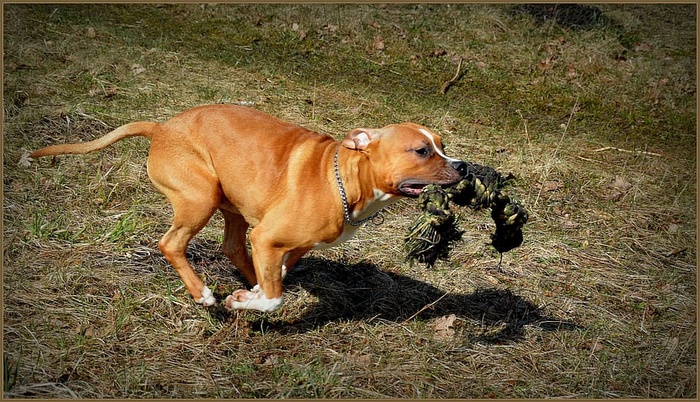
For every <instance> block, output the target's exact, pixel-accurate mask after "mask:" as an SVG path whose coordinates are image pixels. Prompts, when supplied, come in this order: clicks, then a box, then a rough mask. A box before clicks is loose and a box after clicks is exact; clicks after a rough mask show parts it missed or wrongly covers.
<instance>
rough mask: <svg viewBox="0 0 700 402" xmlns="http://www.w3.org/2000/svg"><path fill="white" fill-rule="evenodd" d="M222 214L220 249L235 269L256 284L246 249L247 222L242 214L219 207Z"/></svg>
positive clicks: (253, 270)
mask: <svg viewBox="0 0 700 402" xmlns="http://www.w3.org/2000/svg"><path fill="white" fill-rule="evenodd" d="M220 211H221V213H222V214H223V215H224V222H225V225H226V226H225V228H224V242H223V244H222V247H221V248H222V251H223V253H224V255H226V256H227V257H228V259H229V260H230V261H231V264H233V265H234V266H235V267H236V269H238V271H239V272H240V273H241V274H242V275H243V276H244V277H245V278H246V280H247V281H248V282H249V283H250V284H251V285H253V286H255V285H257V283H258V280H257V278H256V276H255V268H253V261H252V260H251V259H250V255H249V254H248V250H247V249H246V241H245V239H246V231H247V230H248V226H249V225H248V222H246V221H245V219H243V216H241V215H239V214H237V213H234V212H231V211H228V210H226V209H224V208H220Z"/></svg>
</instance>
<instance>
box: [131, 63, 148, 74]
mask: <svg viewBox="0 0 700 402" xmlns="http://www.w3.org/2000/svg"><path fill="white" fill-rule="evenodd" d="M131 72H132V73H134V75H139V74H143V73H145V72H146V69H145V68H143V67H142V66H141V65H139V64H134V65H132V66H131Z"/></svg>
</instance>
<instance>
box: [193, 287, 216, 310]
mask: <svg viewBox="0 0 700 402" xmlns="http://www.w3.org/2000/svg"><path fill="white" fill-rule="evenodd" d="M197 303H199V304H201V305H203V306H213V305H215V304H216V298H214V294H213V293H212V291H211V289H209V288H208V287H207V286H205V287H204V289H202V297H200V298H199V299H198V300H197Z"/></svg>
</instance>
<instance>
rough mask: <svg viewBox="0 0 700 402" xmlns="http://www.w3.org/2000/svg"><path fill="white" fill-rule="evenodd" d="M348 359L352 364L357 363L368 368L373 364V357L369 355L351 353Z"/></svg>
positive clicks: (347, 356)
mask: <svg viewBox="0 0 700 402" xmlns="http://www.w3.org/2000/svg"><path fill="white" fill-rule="evenodd" d="M346 358H347V359H348V361H350V362H352V363H357V364H360V365H363V366H367V365H369V364H370V363H371V362H372V357H371V356H370V355H368V354H359V353H351V354H347V355H346Z"/></svg>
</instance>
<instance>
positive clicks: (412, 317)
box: [401, 292, 450, 324]
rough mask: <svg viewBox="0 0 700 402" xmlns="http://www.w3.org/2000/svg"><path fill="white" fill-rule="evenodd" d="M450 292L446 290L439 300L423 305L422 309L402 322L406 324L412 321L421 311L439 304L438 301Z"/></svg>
mask: <svg viewBox="0 0 700 402" xmlns="http://www.w3.org/2000/svg"><path fill="white" fill-rule="evenodd" d="M448 294H450V292H445V294H444V295H442V296H440V297H438V298H437V300H435V301H433V302H430V303H428V304H426V305H425V306H423V308H422V309H420V310H418V311H417V312H416V313H415V314H413V315H412V316H410V317H408V318H406V319H405V320H403V321H402V322H401V324H405V323H407V322H409V321H411V320H412V319H414V318H416V316H417V315H418V314H420V313H422V312H424V311H425V310H427V309H429V308H431V307H433V306H434V305H435V304H437V302H439V301H440V300H442V299H443V298H444V297H445V296H447V295H448Z"/></svg>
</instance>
